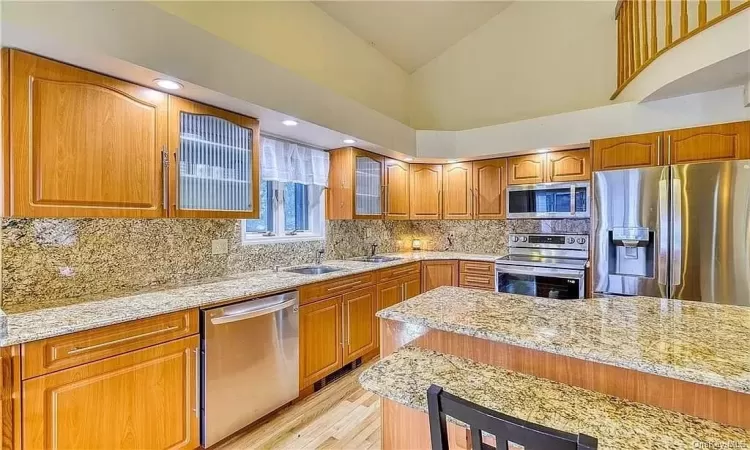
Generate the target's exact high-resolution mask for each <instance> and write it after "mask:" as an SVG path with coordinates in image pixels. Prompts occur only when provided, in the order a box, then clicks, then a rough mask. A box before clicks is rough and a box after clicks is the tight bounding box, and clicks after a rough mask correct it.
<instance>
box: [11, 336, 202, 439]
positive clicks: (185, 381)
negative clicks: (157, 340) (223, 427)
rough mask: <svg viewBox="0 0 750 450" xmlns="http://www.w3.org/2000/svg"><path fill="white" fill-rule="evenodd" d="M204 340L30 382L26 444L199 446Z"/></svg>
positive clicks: (165, 346) (193, 338)
mask: <svg viewBox="0 0 750 450" xmlns="http://www.w3.org/2000/svg"><path fill="white" fill-rule="evenodd" d="M198 347H199V338H198V336H197V335H195V336H190V337H186V338H182V339H178V340H175V341H170V342H167V343H164V344H159V345H156V346H152V347H147V348H144V349H142V350H137V351H133V352H129V353H125V354H122V355H119V356H114V357H111V358H107V359H103V360H101V361H97V362H93V363H89V364H83V365H80V366H76V367H72V368H69V369H65V370H61V371H58V372H54V373H50V374H48V375H43V376H40V377H36V378H32V379H29V380H26V381H24V382H23V384H22V396H21V397H22V403H23V407H22V420H23V430H22V433H23V448H24V449H71V448H87V449H109V448H112V449H114V448H149V449H194V448H197V447H198V446H199V445H200V438H199V435H198V434H199V429H198V428H199V427H198V417H199V414H198V410H199V408H200V405H198V404H197V403H196V402H197V399H198V395H197V394H198V392H197V389H198V387H197V384H198V380H199V376H198V373H197V371H196V368H197V367H198V364H197V357H198Z"/></svg>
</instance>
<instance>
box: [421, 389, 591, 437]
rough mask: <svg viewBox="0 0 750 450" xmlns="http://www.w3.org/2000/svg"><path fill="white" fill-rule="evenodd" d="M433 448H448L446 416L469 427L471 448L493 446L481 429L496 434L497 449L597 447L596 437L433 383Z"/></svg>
mask: <svg viewBox="0 0 750 450" xmlns="http://www.w3.org/2000/svg"><path fill="white" fill-rule="evenodd" d="M427 409H428V412H429V418H430V440H431V441H432V450H448V430H447V428H446V423H445V416H446V415H448V416H451V417H453V418H455V419H458V420H460V421H461V422H463V423H465V424H466V425H468V426H469V430H470V432H471V448H472V450H488V449H493V447H492V446H490V445H487V444H483V443H482V432H486V433H489V434H491V435H494V436H495V439H496V442H497V448H498V449H500V450H506V449H507V448H508V442H509V441H510V442H514V443H516V444H518V445H522V446H523V447H524V450H596V449H597V446H598V443H597V440H596V438H593V437H591V436H587V435H585V434H572V433H566V432H563V431H558V430H554V429H552V428H547V427H543V426H541V425H537V424H534V423H531V422H526V421H525V420H521V419H516V418H515V417H511V416H507V415H505V414H501V413H499V412H497V411H493V410H491V409H488V408H485V407H483V406H480V405H477V404H475V403H472V402H470V401H467V400H464V399H462V398H460V397H456V396H455V395H452V394H449V393H448V392H445V391H443V388H441V387H440V386H437V385H434V384H433V385H432V386H430V388H429V389H428V390H427Z"/></svg>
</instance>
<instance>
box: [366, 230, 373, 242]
mask: <svg viewBox="0 0 750 450" xmlns="http://www.w3.org/2000/svg"><path fill="white" fill-rule="evenodd" d="M365 239H372V230H371V229H369V228H365Z"/></svg>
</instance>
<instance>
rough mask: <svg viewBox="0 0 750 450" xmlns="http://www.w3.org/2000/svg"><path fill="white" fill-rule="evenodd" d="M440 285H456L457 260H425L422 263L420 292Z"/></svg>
mask: <svg viewBox="0 0 750 450" xmlns="http://www.w3.org/2000/svg"><path fill="white" fill-rule="evenodd" d="M440 286H458V261H455V260H447V261H425V262H423V263H422V292H427V291H430V290H432V289H435V288H437V287H440Z"/></svg>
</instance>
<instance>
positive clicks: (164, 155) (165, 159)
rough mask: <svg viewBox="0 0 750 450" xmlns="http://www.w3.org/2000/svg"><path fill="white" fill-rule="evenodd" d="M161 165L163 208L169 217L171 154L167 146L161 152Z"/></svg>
mask: <svg viewBox="0 0 750 450" xmlns="http://www.w3.org/2000/svg"><path fill="white" fill-rule="evenodd" d="M161 165H162V171H161V188H162V191H163V192H162V206H163V207H164V212H165V213H166V214H167V215H169V153H168V152H167V147H166V146H164V147H162V150H161Z"/></svg>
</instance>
